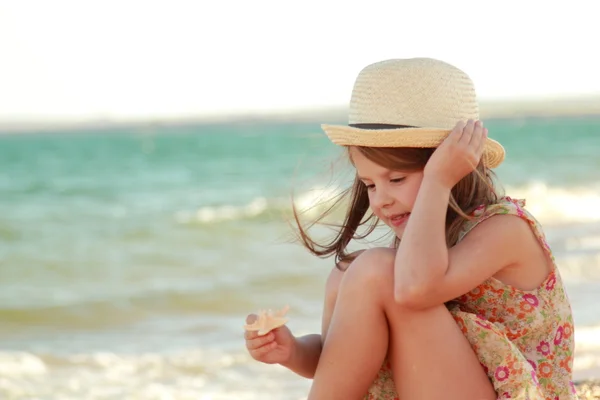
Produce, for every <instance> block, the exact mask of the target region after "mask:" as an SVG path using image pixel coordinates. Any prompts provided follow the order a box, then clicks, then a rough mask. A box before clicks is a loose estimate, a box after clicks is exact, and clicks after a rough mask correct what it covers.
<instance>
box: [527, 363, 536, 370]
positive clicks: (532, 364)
mask: <svg viewBox="0 0 600 400" xmlns="http://www.w3.org/2000/svg"><path fill="white" fill-rule="evenodd" d="M527 362H528V363H529V364H530V365H531V368H533V370H534V371H535V369H536V368H537V366H536V365H535V362H534V361H531V360H527Z"/></svg>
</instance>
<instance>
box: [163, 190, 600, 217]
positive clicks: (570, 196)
mask: <svg viewBox="0 0 600 400" xmlns="http://www.w3.org/2000/svg"><path fill="white" fill-rule="evenodd" d="M505 192H506V194H507V195H509V196H511V197H513V198H519V199H526V201H527V209H528V210H529V211H530V212H531V213H533V214H534V215H535V217H536V218H537V219H538V220H540V222H542V223H544V224H551V225H554V224H568V223H582V222H583V223H587V222H598V221H600V187H599V188H594V187H591V188H590V187H575V188H566V187H552V186H548V185H547V184H545V183H543V182H535V183H532V184H529V185H527V186H520V187H519V186H517V187H507V188H506V190H505ZM337 194H339V190H337V189H334V188H327V187H315V188H313V189H311V190H309V191H307V192H304V193H302V194H301V195H300V196H298V197H297V198H294V202H295V205H296V208H297V209H298V210H303V211H305V214H307V215H308V216H311V215H316V214H317V213H318V212H320V211H322V210H324V209H325V208H326V207H328V206H329V205H331V204H332V199H333V198H334V197H335V196H336V195H337ZM291 206H292V200H291V197H287V198H283V197H281V198H270V199H269V198H266V197H256V198H254V199H251V200H250V201H248V202H247V203H246V204H243V205H230V204H223V205H217V206H207V207H201V208H199V209H198V210H195V211H180V212H178V213H176V215H175V219H176V220H177V221H179V222H180V223H186V224H187V223H200V224H213V223H216V222H224V221H234V220H248V219H255V218H259V217H261V216H266V215H276V216H281V215H282V214H285V213H289V212H291Z"/></svg>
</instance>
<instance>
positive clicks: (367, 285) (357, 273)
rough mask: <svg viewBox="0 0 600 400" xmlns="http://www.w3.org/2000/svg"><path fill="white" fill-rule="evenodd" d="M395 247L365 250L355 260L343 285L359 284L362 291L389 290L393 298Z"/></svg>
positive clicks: (385, 291)
mask: <svg viewBox="0 0 600 400" xmlns="http://www.w3.org/2000/svg"><path fill="white" fill-rule="evenodd" d="M395 258H396V252H395V250H394V249H388V248H383V247H381V248H374V249H369V250H366V251H365V252H363V253H362V254H361V255H360V256H358V257H357V258H356V260H354V261H353V262H352V263H351V264H350V266H349V267H348V269H347V270H346V272H345V273H344V275H345V276H344V278H343V280H342V284H343V285H357V286H359V287H360V288H361V292H364V291H367V290H371V291H375V292H378V293H380V294H382V295H383V294H385V293H387V292H389V295H390V297H392V298H393V289H394V260H395Z"/></svg>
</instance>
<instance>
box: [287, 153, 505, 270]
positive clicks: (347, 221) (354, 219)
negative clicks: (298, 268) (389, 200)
mask: <svg viewBox="0 0 600 400" xmlns="http://www.w3.org/2000/svg"><path fill="white" fill-rule="evenodd" d="M354 148H355V149H357V150H358V151H360V152H361V153H362V154H363V155H364V156H365V157H367V158H368V159H369V160H371V161H373V162H375V163H377V164H379V165H381V166H382V167H384V168H388V169H391V170H397V171H406V172H416V171H422V170H423V169H424V168H425V164H426V163H427V161H428V160H429V158H430V157H431V155H432V154H433V151H434V150H435V149H429V148H385V147H380V148H375V147H358V146H357V147H354ZM348 157H349V158H350V161H352V159H351V155H350V148H348ZM494 178H495V174H494V173H493V171H491V170H490V169H488V168H487V167H485V165H484V164H483V163H479V165H478V166H477V168H476V169H475V170H474V171H473V172H471V173H470V174H468V175H467V176H465V177H464V178H463V179H462V180H461V181H460V182H458V184H456V185H455V186H454V187H453V188H452V191H451V194H450V201H449V203H448V211H447V213H446V243H447V244H448V247H452V246H454V245H455V244H456V243H457V241H458V239H459V234H460V230H461V228H462V226H463V224H464V223H465V222H466V221H467V220H469V219H470V217H469V214H471V213H472V212H473V211H474V210H475V208H477V207H478V206H480V205H484V206H488V205H491V204H495V203H497V202H498V194H497V192H496V190H495V188H494ZM346 201H348V205H347V211H346V213H345V217H344V220H343V222H342V223H341V224H335V228H336V230H337V233H336V234H335V235H334V236H333V237H332V238H331V239H329V240H324V241H323V242H317V241H316V240H315V239H313V238H312V237H311V236H310V235H309V233H308V230H309V229H310V228H311V227H313V226H314V225H316V224H324V225H328V226H331V225H332V224H330V223H324V222H323V220H324V218H326V217H327V216H328V215H329V214H331V213H332V211H333V210H335V209H336V208H338V207H339V206H340V205H342V203H344V202H346ZM292 209H293V214H294V220H295V222H296V226H297V228H298V231H297V237H298V239H299V240H300V242H301V243H302V244H303V245H304V247H306V248H307V249H308V250H309V251H310V252H311V253H312V254H314V255H316V256H319V257H322V258H326V257H329V256H331V255H335V263H336V266H337V267H338V268H340V269H342V268H341V265H342V264H345V263H347V262H351V261H352V260H353V259H354V258H356V253H351V254H349V253H347V247H348V244H349V243H350V241H352V240H362V239H364V238H366V237H367V236H368V235H369V234H371V233H372V232H373V231H374V230H375V227H376V226H377V223H378V222H379V220H378V218H377V217H376V216H375V215H374V214H373V213H372V212H370V213H368V214H367V212H368V211H369V195H368V192H367V188H366V187H365V185H364V184H363V183H362V182H361V181H360V180H359V179H358V177H357V176H355V177H354V182H353V183H352V186H351V187H349V188H347V189H346V190H344V191H343V192H342V193H340V194H339V195H338V196H336V198H335V200H334V201H333V203H332V205H330V206H329V207H327V209H326V210H325V211H324V212H322V213H321V214H320V215H319V216H318V217H317V218H316V219H314V220H313V221H311V222H310V223H309V224H308V225H305V226H303V224H302V223H301V222H300V217H299V213H298V211H297V209H296V207H295V205H294V203H293V202H292ZM361 226H366V228H367V229H366V231H365V232H364V233H362V234H359V233H357V231H358V228H359V227H361ZM398 244H399V239H398V238H395V239H394V247H397V246H398Z"/></svg>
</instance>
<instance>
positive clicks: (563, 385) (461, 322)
mask: <svg viewBox="0 0 600 400" xmlns="http://www.w3.org/2000/svg"><path fill="white" fill-rule="evenodd" d="M524 206H525V202H524V201H523V200H513V199H511V198H509V197H504V198H502V199H501V200H500V202H499V203H498V204H494V205H492V206H489V207H487V208H484V207H480V208H478V209H476V210H475V211H474V213H473V216H474V217H475V218H474V219H473V220H472V221H469V222H468V223H466V224H465V227H464V228H463V230H462V232H461V235H460V237H459V240H460V239H462V238H463V237H464V236H465V235H466V234H467V233H468V232H469V231H470V230H471V229H473V228H474V227H475V226H477V224H479V223H481V222H482V221H484V220H486V219H487V218H489V217H491V216H494V215H499V214H511V215H516V216H519V217H520V218H523V219H524V220H525V221H527V222H528V223H529V225H530V226H531V229H532V230H533V232H534V233H535V235H536V236H537V238H538V240H539V242H540V244H541V246H542V247H543V248H544V250H545V251H546V252H547V254H548V256H549V257H550V258H551V260H552V264H553V270H552V272H551V273H550V274H549V275H548V277H547V278H546V279H545V280H544V282H542V284H541V285H540V286H539V287H538V288H537V289H534V290H527V291H526V290H519V289H516V288H514V287H512V286H509V285H507V284H505V283H503V282H501V281H499V280H497V279H495V278H493V277H492V278H490V279H488V280H486V281H485V282H483V283H482V284H481V285H479V286H477V287H476V288H475V289H473V290H471V291H470V292H468V293H466V294H465V295H463V296H461V297H459V298H457V299H455V300H454V301H451V302H449V303H448V304H447V306H448V308H449V310H450V312H451V313H452V315H453V317H454V319H455V320H456V323H457V324H458V326H460V328H461V330H462V332H463V333H464V335H465V336H466V337H467V339H468V340H469V342H470V343H471V347H472V348H473V350H474V351H475V352H476V353H477V356H478V357H479V361H480V363H481V364H482V365H483V367H484V369H485V371H486V372H487V374H488V377H489V378H490V380H491V382H492V383H493V385H494V388H495V390H496V393H497V395H498V398H499V399H510V398H512V399H530V400H534V399H535V400H537V399H553V400H557V399H558V400H567V399H568V400H572V399H577V394H576V391H575V387H574V385H573V382H572V368H573V348H574V340H573V336H574V330H573V329H574V328H573V316H572V312H571V306H570V303H569V299H568V297H567V294H566V293H565V290H564V287H563V284H562V280H561V277H560V274H559V271H558V269H557V267H556V264H555V262H554V257H553V256H552V252H551V250H550V247H549V246H548V243H547V242H546V239H545V236H544V234H543V232H542V229H541V226H540V224H539V223H538V222H537V221H536V220H535V218H534V217H533V216H531V214H529V213H528V212H527V211H526V210H525V209H524V208H523V207H524ZM394 399H395V400H397V399H398V394H397V393H396V390H395V387H394V383H393V380H392V372H391V369H390V366H389V363H388V362H386V363H385V364H384V365H383V367H382V368H381V370H380V371H379V374H378V376H377V378H376V380H375V382H374V383H373V385H372V386H371V387H370V389H369V392H368V394H367V395H366V397H365V400H394Z"/></svg>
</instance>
